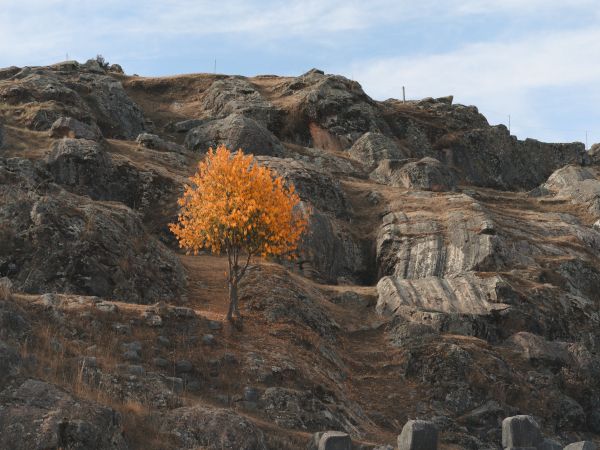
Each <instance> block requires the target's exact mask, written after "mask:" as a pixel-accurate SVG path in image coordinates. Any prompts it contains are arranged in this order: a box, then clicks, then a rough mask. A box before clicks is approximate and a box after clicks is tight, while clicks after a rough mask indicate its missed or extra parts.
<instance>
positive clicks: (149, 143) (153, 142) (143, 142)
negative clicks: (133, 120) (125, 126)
mask: <svg viewBox="0 0 600 450" xmlns="http://www.w3.org/2000/svg"><path fill="white" fill-rule="evenodd" d="M135 141H136V142H137V143H138V144H139V146H140V147H143V148H149V149H151V150H159V151H164V152H175V153H185V148H184V147H183V146H181V145H179V144H176V143H174V142H169V141H165V140H164V139H162V138H161V137H159V136H157V135H155V134H150V133H141V134H139V135H138V137H137V138H136V140H135Z"/></svg>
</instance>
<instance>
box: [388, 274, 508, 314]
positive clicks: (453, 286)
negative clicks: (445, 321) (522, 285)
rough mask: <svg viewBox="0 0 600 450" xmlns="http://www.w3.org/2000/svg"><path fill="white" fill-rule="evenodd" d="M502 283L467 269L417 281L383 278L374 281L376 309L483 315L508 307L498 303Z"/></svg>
mask: <svg viewBox="0 0 600 450" xmlns="http://www.w3.org/2000/svg"><path fill="white" fill-rule="evenodd" d="M505 286H506V283H505V282H504V280H502V278H500V277H499V276H494V277H480V276H477V274H474V273H469V272H466V273H462V274H460V275H452V276H448V277H446V278H438V277H427V278H420V279H417V280H404V279H399V278H396V277H383V278H381V279H380V280H379V282H378V283H377V292H378V294H379V299H378V301H377V310H378V311H379V312H380V313H386V314H394V313H396V314H399V313H401V311H402V309H403V308H409V309H411V310H412V309H421V310H425V311H438V312H443V313H448V314H455V313H459V314H471V315H485V314H490V313H491V312H492V311H494V310H497V311H502V310H504V309H506V308H507V307H508V305H506V304H503V303H502V296H501V292H502V288H504V287H505Z"/></svg>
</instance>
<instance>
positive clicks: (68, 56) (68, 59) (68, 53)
mask: <svg viewBox="0 0 600 450" xmlns="http://www.w3.org/2000/svg"><path fill="white" fill-rule="evenodd" d="M68 60H69V53H67V59H65V61H68Z"/></svg>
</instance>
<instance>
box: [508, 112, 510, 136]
mask: <svg viewBox="0 0 600 450" xmlns="http://www.w3.org/2000/svg"><path fill="white" fill-rule="evenodd" d="M508 134H510V114H509V115H508Z"/></svg>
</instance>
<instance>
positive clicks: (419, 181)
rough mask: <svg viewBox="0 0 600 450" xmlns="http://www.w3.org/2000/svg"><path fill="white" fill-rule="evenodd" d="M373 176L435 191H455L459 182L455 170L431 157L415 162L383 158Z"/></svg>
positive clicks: (389, 182)
mask: <svg viewBox="0 0 600 450" xmlns="http://www.w3.org/2000/svg"><path fill="white" fill-rule="evenodd" d="M371 178H373V179H375V180H376V181H378V182H380V183H383V184H389V185H391V186H396V187H404V188H407V189H419V190H425V191H435V192H443V191H453V190H455V189H456V183H457V177H456V174H455V173H454V171H453V170H451V169H450V168H448V167H447V166H446V165H445V164H442V163H441V162H439V161H438V160H437V159H435V158H430V157H426V158H423V159H420V160H419V161H413V162H407V161H402V160H401V161H391V160H383V161H381V162H380V163H379V166H378V167H377V169H375V171H374V172H373V173H372V174H371Z"/></svg>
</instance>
